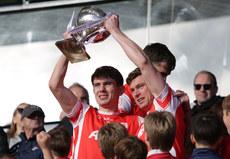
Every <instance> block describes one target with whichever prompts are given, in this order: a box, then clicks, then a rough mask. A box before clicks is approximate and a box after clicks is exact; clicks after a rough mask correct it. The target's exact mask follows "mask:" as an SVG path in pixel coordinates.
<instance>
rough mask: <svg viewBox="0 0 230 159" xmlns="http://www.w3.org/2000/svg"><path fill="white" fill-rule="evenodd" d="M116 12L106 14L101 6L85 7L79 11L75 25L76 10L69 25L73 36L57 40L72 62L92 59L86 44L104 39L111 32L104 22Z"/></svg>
mask: <svg viewBox="0 0 230 159" xmlns="http://www.w3.org/2000/svg"><path fill="white" fill-rule="evenodd" d="M112 14H114V13H108V14H106V13H105V12H103V11H102V10H100V9H99V8H95V7H84V8H82V9H81V10H80V12H79V13H78V15H77V17H76V20H75V25H74V26H72V23H73V18H74V12H73V15H72V18H71V20H70V22H69V24H68V26H67V30H68V33H70V34H71V35H72V38H70V39H66V40H62V41H57V42H56V43H55V44H56V46H57V47H58V48H59V49H60V50H61V51H62V53H63V54H64V55H65V56H66V57H67V58H68V60H69V61H70V62H71V63H76V62H80V61H85V60H88V59H90V56H89V55H88V54H87V52H86V49H85V46H84V45H88V44H90V43H97V42H101V41H104V40H105V39H106V38H107V37H109V35H110V33H109V32H108V31H106V29H105V28H104V27H103V25H102V23H103V21H105V20H106V19H107V18H108V17H109V16H111V15H112Z"/></svg>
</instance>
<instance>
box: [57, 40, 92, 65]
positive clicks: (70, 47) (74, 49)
mask: <svg viewBox="0 0 230 159" xmlns="http://www.w3.org/2000/svg"><path fill="white" fill-rule="evenodd" d="M55 45H56V46H57V47H58V48H59V50H60V51H61V52H62V53H63V54H64V55H65V56H66V57H67V59H68V60H69V61H70V62H71V63H76V62H81V61H86V60H89V59H90V56H89V55H88V54H87V52H86V51H85V47H84V45H82V44H77V41H76V40H75V39H74V38H70V39H65V40H61V41H57V42H56V43H55Z"/></svg>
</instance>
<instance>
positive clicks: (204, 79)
mask: <svg viewBox="0 0 230 159" xmlns="http://www.w3.org/2000/svg"><path fill="white" fill-rule="evenodd" d="M194 85H201V86H200V88H199V86H198V88H195V87H194V89H193V90H194V94H195V96H196V100H197V103H198V105H201V104H203V103H206V102H207V101H209V100H210V99H211V98H212V97H213V96H215V95H216V93H217V87H215V86H214V85H213V83H212V78H211V76H210V75H209V74H205V73H202V74H199V75H198V76H197V77H196V79H195V81H194ZM204 85H207V86H209V87H210V88H209V87H206V86H204Z"/></svg>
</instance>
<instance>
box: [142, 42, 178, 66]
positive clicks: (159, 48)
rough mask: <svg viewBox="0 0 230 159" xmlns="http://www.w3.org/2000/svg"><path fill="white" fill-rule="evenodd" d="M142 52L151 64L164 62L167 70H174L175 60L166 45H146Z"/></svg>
mask: <svg viewBox="0 0 230 159" xmlns="http://www.w3.org/2000/svg"><path fill="white" fill-rule="evenodd" d="M143 51H144V53H145V54H146V55H147V56H148V57H149V59H150V61H151V62H152V63H159V62H166V64H167V68H168V70H170V71H172V70H174V68H175V66H176V58H175V56H174V55H173V54H172V52H171V51H170V50H169V49H168V47H167V46H166V45H164V44H161V43H151V44H148V45H147V46H146V47H145V48H144V50H143Z"/></svg>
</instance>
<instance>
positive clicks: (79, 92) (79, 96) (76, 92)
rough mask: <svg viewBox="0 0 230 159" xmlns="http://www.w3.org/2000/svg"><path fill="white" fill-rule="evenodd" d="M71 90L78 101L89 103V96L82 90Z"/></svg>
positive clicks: (77, 88) (76, 88)
mask: <svg viewBox="0 0 230 159" xmlns="http://www.w3.org/2000/svg"><path fill="white" fill-rule="evenodd" d="M70 90H71V91H72V92H73V94H74V95H75V96H76V97H77V99H78V100H81V101H82V102H83V103H85V104H87V103H88V101H87V95H86V93H85V92H84V90H83V89H82V88H80V87H72V88H71V89H70Z"/></svg>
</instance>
